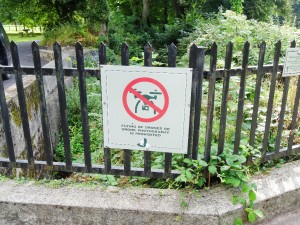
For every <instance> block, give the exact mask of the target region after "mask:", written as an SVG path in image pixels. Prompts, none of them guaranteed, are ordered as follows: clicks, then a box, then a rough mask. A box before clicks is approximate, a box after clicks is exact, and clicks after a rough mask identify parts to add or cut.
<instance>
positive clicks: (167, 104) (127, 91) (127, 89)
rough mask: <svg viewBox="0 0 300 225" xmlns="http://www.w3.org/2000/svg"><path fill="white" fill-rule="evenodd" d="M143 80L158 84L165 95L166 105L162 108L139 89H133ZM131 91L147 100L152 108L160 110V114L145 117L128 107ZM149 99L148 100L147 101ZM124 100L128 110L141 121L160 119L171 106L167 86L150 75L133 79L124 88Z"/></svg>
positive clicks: (144, 100) (134, 117)
mask: <svg viewBox="0 0 300 225" xmlns="http://www.w3.org/2000/svg"><path fill="white" fill-rule="evenodd" d="M142 82H146V83H151V84H154V85H156V86H157V87H158V88H159V89H160V90H161V91H162V94H163V96H164V106H163V108H162V109H160V108H159V107H158V106H156V105H155V104H154V103H152V102H150V101H149V100H147V99H145V98H144V97H143V96H142V95H140V94H139V93H138V92H137V91H135V90H134V89H133V86H134V85H135V84H138V83H142ZM129 93H132V94H134V95H135V96H136V97H138V98H139V99H140V100H142V101H143V102H145V103H146V104H148V105H149V106H150V107H151V108H153V109H155V110H156V111H157V112H158V115H156V116H154V117H151V118H143V117H140V116H137V115H135V114H134V113H133V112H132V111H131V110H130V108H129V107H128V103H127V95H128V94H129ZM146 101H147V102H146ZM122 102H123V106H124V108H125V110H126V112H127V113H128V114H129V115H130V116H131V117H132V118H133V119H135V120H137V121H140V122H154V121H156V120H158V119H160V118H161V117H162V116H163V115H164V114H165V113H166V112H167V109H168V107H169V95H168V92H167V90H166V88H165V87H164V86H163V85H162V84H161V83H160V82H158V81H157V80H154V79H152V78H149V77H142V78H137V79H135V80H133V81H131V82H130V83H129V84H128V85H127V86H126V87H125V89H124V92H123V96H122Z"/></svg>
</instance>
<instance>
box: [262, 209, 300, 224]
mask: <svg viewBox="0 0 300 225" xmlns="http://www.w3.org/2000/svg"><path fill="white" fill-rule="evenodd" d="M257 225H300V208H299V209H296V210H295V211H292V212H289V213H285V214H281V215H279V216H276V217H274V218H273V219H270V220H266V221H263V222H261V223H258V224H257Z"/></svg>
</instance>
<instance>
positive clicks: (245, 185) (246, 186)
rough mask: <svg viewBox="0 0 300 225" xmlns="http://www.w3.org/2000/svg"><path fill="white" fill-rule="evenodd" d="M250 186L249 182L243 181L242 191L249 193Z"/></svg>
mask: <svg viewBox="0 0 300 225" xmlns="http://www.w3.org/2000/svg"><path fill="white" fill-rule="evenodd" d="M250 189H251V188H250V186H249V185H248V184H246V183H243V184H242V192H243V193H248V192H249V191H250Z"/></svg>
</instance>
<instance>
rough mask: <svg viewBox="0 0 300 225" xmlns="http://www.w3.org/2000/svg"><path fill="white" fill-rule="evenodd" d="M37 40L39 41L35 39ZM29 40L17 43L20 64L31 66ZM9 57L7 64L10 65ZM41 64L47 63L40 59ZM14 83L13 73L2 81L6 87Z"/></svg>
mask: <svg viewBox="0 0 300 225" xmlns="http://www.w3.org/2000/svg"><path fill="white" fill-rule="evenodd" d="M37 42H39V41H37ZM31 43H32V42H31V41H30V42H20V43H17V46H18V52H19V58H20V64H21V67H22V66H33V59H32V52H31ZM11 63H12V62H11V57H10V59H9V65H11ZM41 63H42V66H43V65H45V64H46V63H48V62H47V61H46V60H41ZM14 83H15V79H14V75H13V74H11V75H10V78H9V79H8V80H6V81H4V88H8V87H9V86H11V85H13V84H14Z"/></svg>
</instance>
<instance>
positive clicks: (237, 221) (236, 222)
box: [234, 218, 243, 225]
mask: <svg viewBox="0 0 300 225" xmlns="http://www.w3.org/2000/svg"><path fill="white" fill-rule="evenodd" d="M234 225H243V221H242V219H241V218H236V219H235V220H234Z"/></svg>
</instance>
